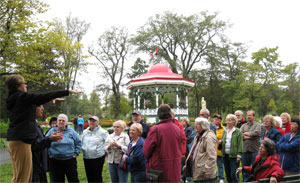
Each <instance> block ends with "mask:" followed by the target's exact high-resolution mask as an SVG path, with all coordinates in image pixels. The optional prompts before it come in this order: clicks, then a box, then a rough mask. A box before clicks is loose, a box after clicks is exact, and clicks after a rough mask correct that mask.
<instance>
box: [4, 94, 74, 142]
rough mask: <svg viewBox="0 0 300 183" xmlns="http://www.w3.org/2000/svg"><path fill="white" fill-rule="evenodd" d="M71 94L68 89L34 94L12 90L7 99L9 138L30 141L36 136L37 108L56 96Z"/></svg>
mask: <svg viewBox="0 0 300 183" xmlns="http://www.w3.org/2000/svg"><path fill="white" fill-rule="evenodd" d="M67 95H69V91H68V90H62V91H53V92H47V93H42V94H32V93H27V92H22V91H13V92H10V93H9V95H8V97H7V99H6V107H7V110H8V117H9V120H10V124H9V128H8V130H7V140H8V141H9V140H22V141H30V140H34V139H35V138H36V134H35V131H36V130H35V109H36V106H38V105H42V104H44V103H47V102H49V101H51V100H53V99H55V98H58V97H63V96H67Z"/></svg>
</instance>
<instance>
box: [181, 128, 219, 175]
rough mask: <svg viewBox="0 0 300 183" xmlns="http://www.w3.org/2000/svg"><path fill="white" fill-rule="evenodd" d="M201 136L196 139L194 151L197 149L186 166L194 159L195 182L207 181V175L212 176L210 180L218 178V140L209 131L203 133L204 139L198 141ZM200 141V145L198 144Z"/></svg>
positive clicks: (187, 159)
mask: <svg viewBox="0 0 300 183" xmlns="http://www.w3.org/2000/svg"><path fill="white" fill-rule="evenodd" d="M199 136H200V135H199V134H198V135H197V136H196V137H195V138H194V144H193V147H192V149H193V148H194V146H196V147H195V151H194V154H193V157H190V156H191V154H192V150H191V152H190V153H189V155H188V157H187V158H186V162H185V163H186V166H187V168H190V166H189V165H188V161H189V159H190V158H192V161H193V163H192V170H193V179H194V180H197V181H198V180H205V179H206V178H204V175H205V173H208V174H210V177H209V178H208V179H214V178H215V177H216V176H217V150H216V146H217V143H218V139H217V137H216V135H215V133H214V132H213V131H211V130H207V131H205V132H204V133H203V135H202V137H201V138H200V139H199V140H198V138H199ZM197 140H198V143H197Z"/></svg>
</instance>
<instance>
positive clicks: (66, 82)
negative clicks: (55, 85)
mask: <svg viewBox="0 0 300 183" xmlns="http://www.w3.org/2000/svg"><path fill="white" fill-rule="evenodd" d="M89 27H90V24H89V23H86V22H85V21H84V20H80V19H79V18H78V17H75V18H72V17H71V14H70V15H69V16H68V17H67V18H66V22H65V25H63V23H62V22H61V21H59V20H56V22H55V30H54V31H55V32H57V33H58V34H59V35H60V36H61V39H62V41H63V43H64V44H63V45H62V47H60V49H57V51H58V53H59V55H60V56H61V59H60V67H62V68H63V72H60V73H59V74H60V77H61V78H62V79H63V84H62V85H63V87H64V88H65V89H66V90H68V89H74V85H75V83H76V78H77V72H78V70H79V69H83V68H84V67H85V65H86V63H85V62H84V57H85V56H84V55H83V52H82V49H83V45H82V44H81V40H82V38H83V36H84V35H85V34H86V33H87V31H88V29H89ZM69 106H70V99H69V98H68V99H67V100H66V102H65V110H66V113H67V114H68V115H69V113H70V108H69Z"/></svg>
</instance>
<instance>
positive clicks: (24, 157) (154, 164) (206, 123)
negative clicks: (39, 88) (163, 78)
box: [6, 75, 300, 183]
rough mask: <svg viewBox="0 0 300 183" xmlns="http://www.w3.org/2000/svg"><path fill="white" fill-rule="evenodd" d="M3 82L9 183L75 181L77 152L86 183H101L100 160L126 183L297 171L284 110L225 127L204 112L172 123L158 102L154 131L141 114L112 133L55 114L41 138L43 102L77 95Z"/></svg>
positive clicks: (235, 119) (298, 149) (233, 118)
mask: <svg viewBox="0 0 300 183" xmlns="http://www.w3.org/2000/svg"><path fill="white" fill-rule="evenodd" d="M6 85H7V87H8V89H9V96H8V98H7V108H8V111H9V118H10V121H11V123H10V126H9V129H8V138H7V144H8V151H9V153H10V156H11V161H12V168H13V178H12V182H48V181H47V176H46V172H49V174H50V181H51V182H65V177H67V179H68V182H79V179H78V170H77V168H78V167H77V159H76V158H77V156H78V155H79V154H80V153H81V152H82V153H83V162H84V168H85V173H86V177H87V181H88V182H103V178H102V170H103V165H104V163H105V160H106V162H107V164H108V169H109V175H110V179H111V182H128V179H129V174H130V177H131V182H146V181H147V172H148V170H149V169H155V170H160V171H162V172H163V182H181V181H193V182H196V183H198V182H217V181H218V182H221V183H222V182H224V180H225V177H226V179H227V182H240V181H242V180H239V173H240V172H241V173H242V176H243V182H247V181H253V180H259V179H262V178H269V180H270V182H279V181H280V179H281V178H282V177H283V176H284V175H294V174H299V173H300V160H299V158H300V135H299V125H300V120H299V118H293V119H292V118H291V117H290V115H289V114H288V113H282V114H281V115H280V116H275V117H274V116H272V115H266V116H265V117H264V118H263V122H262V124H261V123H259V122H257V121H256V118H255V112H254V111H253V110H249V111H247V114H246V117H247V118H246V119H247V120H245V119H244V118H243V117H244V114H243V112H242V111H241V110H238V111H236V112H235V114H228V115H227V116H226V118H225V121H224V123H222V117H221V115H219V114H216V115H213V119H210V113H209V110H208V109H206V108H203V109H201V111H200V113H199V117H198V118H196V119H195V124H194V126H192V125H190V122H189V118H187V117H183V118H180V119H176V116H175V114H174V111H172V110H171V108H170V106H169V105H167V104H162V105H160V106H159V108H158V110H157V117H158V119H159V122H158V123H156V124H154V125H153V126H152V127H150V126H149V125H148V124H147V123H146V122H145V121H143V119H142V114H141V113H140V112H139V111H133V112H132V122H131V123H129V125H128V127H127V125H126V123H125V122H124V121H122V120H118V121H115V122H114V123H113V133H111V134H109V133H108V132H107V131H106V130H105V129H103V128H102V127H101V126H100V125H99V118H98V117H97V116H90V117H89V118H88V120H87V121H88V127H87V128H86V129H85V130H83V124H84V120H83V118H82V116H79V117H78V119H77V122H76V127H75V128H76V130H74V129H73V128H70V127H69V126H68V125H67V122H68V121H69V119H68V116H67V115H65V114H59V115H58V116H57V117H52V118H51V120H50V122H49V124H50V129H49V130H48V131H47V132H46V134H44V133H43V130H42V129H41V127H40V126H39V123H38V121H37V120H38V119H39V118H40V117H41V116H42V113H43V110H44V108H43V105H42V104H44V103H46V102H48V101H51V100H53V99H55V98H57V97H62V96H66V95H69V93H74V94H79V93H80V92H79V91H73V90H64V91H53V92H48V93H44V94H31V93H27V88H26V87H27V85H26V83H25V81H24V78H23V77H22V76H20V75H11V76H9V77H8V78H7V79H6ZM80 118H81V119H80ZM178 120H179V121H178ZM225 124H226V125H225ZM127 128H129V130H128V133H126V131H125V130H126V129H127ZM224 171H225V175H226V176H225V175H224V173H223V172H224Z"/></svg>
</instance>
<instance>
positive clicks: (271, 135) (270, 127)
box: [261, 115, 282, 144]
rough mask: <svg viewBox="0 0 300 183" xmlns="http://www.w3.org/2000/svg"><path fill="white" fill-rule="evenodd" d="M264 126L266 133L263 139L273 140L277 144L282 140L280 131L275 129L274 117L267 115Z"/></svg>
mask: <svg viewBox="0 0 300 183" xmlns="http://www.w3.org/2000/svg"><path fill="white" fill-rule="evenodd" d="M263 125H264V127H265V129H266V130H265V132H264V133H262V134H261V139H262V140H264V139H271V140H272V141H273V142H274V143H275V144H276V143H277V142H278V141H279V139H280V138H281V136H282V135H281V133H280V131H279V130H277V129H276V128H274V126H275V123H274V118H273V116H272V115H266V116H265V117H264V119H263Z"/></svg>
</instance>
